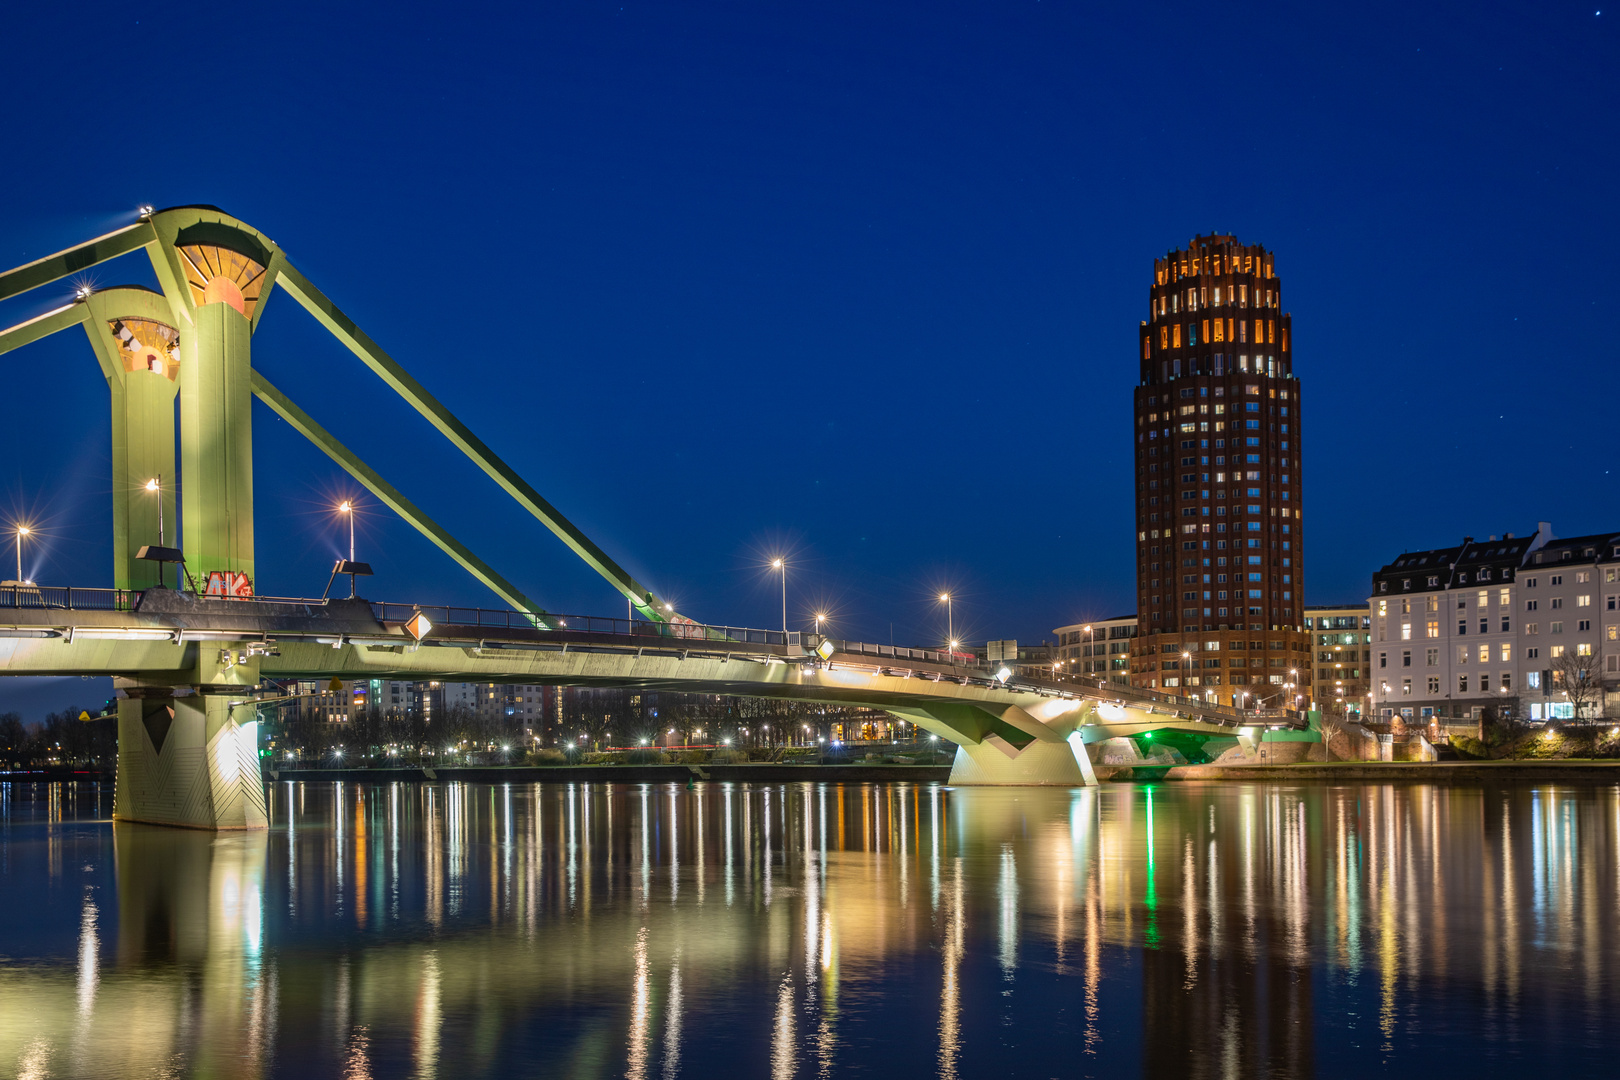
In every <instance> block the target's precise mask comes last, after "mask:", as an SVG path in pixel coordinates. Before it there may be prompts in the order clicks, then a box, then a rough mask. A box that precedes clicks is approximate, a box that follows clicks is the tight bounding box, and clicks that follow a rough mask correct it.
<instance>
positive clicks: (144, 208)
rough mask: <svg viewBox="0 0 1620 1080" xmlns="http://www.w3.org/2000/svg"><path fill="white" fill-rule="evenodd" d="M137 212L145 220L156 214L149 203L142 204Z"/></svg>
mask: <svg viewBox="0 0 1620 1080" xmlns="http://www.w3.org/2000/svg"><path fill="white" fill-rule="evenodd" d="M135 212H136V213H138V214H139V215H140V216H141V217H143V218H149V217H151V216H152V214H153V213H154V211H153V209H152V207H151V206H150V205H149V204H147V203H142V204H141V205H140V206H138V207H136V211H135Z"/></svg>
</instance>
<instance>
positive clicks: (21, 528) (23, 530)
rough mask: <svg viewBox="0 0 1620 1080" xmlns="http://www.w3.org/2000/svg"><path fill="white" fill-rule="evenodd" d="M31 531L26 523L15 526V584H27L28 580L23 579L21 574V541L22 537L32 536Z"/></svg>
mask: <svg viewBox="0 0 1620 1080" xmlns="http://www.w3.org/2000/svg"><path fill="white" fill-rule="evenodd" d="M33 532H34V530H33V529H30V528H29V527H28V526H26V525H18V526H17V584H19V585H26V584H28V582H26V581H24V580H23V576H22V542H23V537H25V536H32V535H33Z"/></svg>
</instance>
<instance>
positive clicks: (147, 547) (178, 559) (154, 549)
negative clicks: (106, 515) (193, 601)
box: [135, 544, 197, 592]
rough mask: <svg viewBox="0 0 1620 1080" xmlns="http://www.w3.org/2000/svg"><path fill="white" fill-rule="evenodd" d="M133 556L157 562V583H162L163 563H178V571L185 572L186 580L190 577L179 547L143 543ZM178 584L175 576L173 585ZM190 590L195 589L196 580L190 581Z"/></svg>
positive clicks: (193, 590) (184, 557) (183, 554)
mask: <svg viewBox="0 0 1620 1080" xmlns="http://www.w3.org/2000/svg"><path fill="white" fill-rule="evenodd" d="M135 558H136V559H138V560H140V561H142V562H155V563H157V564H158V584H160V585H161V584H162V583H163V564H164V563H179V564H180V572H181V573H182V574H185V576H186V579H187V580H188V581H190V579H191V571H190V570H188V569H186V556H185V553H184V552H182V551H181V550H180V549H179V548H172V547H165V546H163V545H162V544H144V545H142V546H141V549H140V550H139V551H137V552H136V553H135ZM179 584H180V582H179V579H178V577H176V580H175V587H176V588H178V587H179ZM191 591H192V592H196V591H197V583H196V582H192V584H191Z"/></svg>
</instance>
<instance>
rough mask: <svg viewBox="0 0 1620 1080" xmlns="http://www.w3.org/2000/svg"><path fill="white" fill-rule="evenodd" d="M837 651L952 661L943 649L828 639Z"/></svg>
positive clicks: (962, 661) (962, 660) (965, 662)
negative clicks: (911, 647)
mask: <svg viewBox="0 0 1620 1080" xmlns="http://www.w3.org/2000/svg"><path fill="white" fill-rule="evenodd" d="M829 640H831V641H832V643H833V645H834V646H835V647H836V648H837V649H838V651H839V652H843V653H854V654H855V655H857V656H875V657H878V658H880V659H885V660H922V661H925V662H927V663H930V664H949V663H951V661H952V656H951V653H950V652H949V651H948V650H945V649H910V648H907V647H906V646H904V645H873V644H871V643H870V642H865V641H838V640H836V639H829ZM955 660H956V662H957V663H958V664H959V665H961V666H963V667H977V666H978V661H977V660H974V659H971V658H967V657H962V656H957V657H955Z"/></svg>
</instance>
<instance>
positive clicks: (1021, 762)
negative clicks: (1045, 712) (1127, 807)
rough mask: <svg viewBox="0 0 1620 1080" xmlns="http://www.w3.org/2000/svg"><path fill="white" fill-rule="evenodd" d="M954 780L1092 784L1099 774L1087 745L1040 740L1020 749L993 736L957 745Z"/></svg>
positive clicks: (954, 781)
mask: <svg viewBox="0 0 1620 1080" xmlns="http://www.w3.org/2000/svg"><path fill="white" fill-rule="evenodd" d="M1082 761H1083V762H1084V764H1082ZM950 782H951V783H953V784H1039V785H1048V786H1054V787H1091V786H1093V785H1095V784H1096V783H1097V777H1096V774H1095V773H1093V772H1092V771H1091V761H1090V759H1089V758H1087V757H1086V751H1085V747H1084V746H1071V745H1070V744H1069V743H1068V742H1045V741H1037V742H1032V743H1030V744H1029V745H1028V746H1026V747H1024V748H1023V749H1022V750H1019V749H1017V748H1015V747H1014V746H1013V745H1012V744H1011V743H1008V742H1006V741H1004V740H1002V739H1000V738H998V737H997V736H995V735H991V736H989V737H988V738H986V739H985V740H984V741H983V742H980V743H976V744H975V743H958V744H957V747H956V761H955V762H954V763H953V764H952V765H951V779H950Z"/></svg>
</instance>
